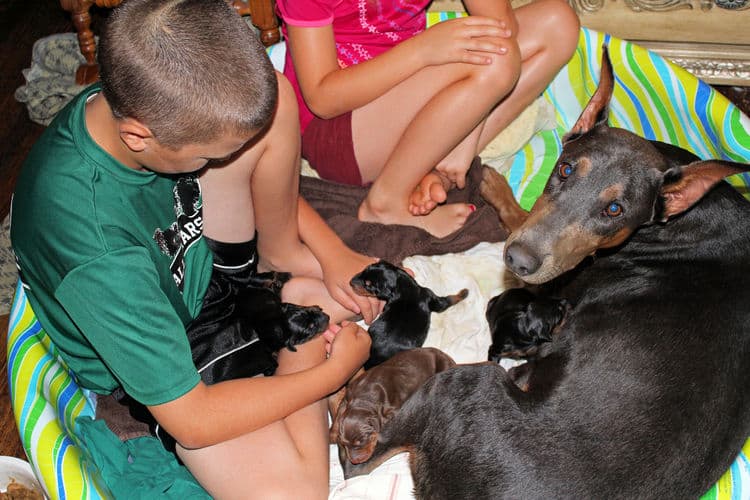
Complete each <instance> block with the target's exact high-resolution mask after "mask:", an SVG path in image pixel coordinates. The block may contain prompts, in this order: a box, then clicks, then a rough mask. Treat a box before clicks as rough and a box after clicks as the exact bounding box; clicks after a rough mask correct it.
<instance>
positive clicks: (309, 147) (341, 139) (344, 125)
mask: <svg viewBox="0 0 750 500" xmlns="http://www.w3.org/2000/svg"><path fill="white" fill-rule="evenodd" d="M302 156H303V157H304V158H305V159H306V160H307V161H308V162H309V163H310V166H311V167H312V168H314V169H315V171H316V172H318V175H320V178H321V179H325V180H328V181H333V182H338V183H340V184H349V185H354V186H361V185H362V175H361V174H360V173H359V165H358V164H357V158H356V157H355V156H354V142H353V141H352V113H351V112H349V113H344V114H343V115H339V116H337V117H335V118H331V119H330V120H324V119H322V118H318V117H317V116H316V117H314V118H313V119H312V121H311V122H310V123H309V124H308V125H307V128H305V132H304V134H302Z"/></svg>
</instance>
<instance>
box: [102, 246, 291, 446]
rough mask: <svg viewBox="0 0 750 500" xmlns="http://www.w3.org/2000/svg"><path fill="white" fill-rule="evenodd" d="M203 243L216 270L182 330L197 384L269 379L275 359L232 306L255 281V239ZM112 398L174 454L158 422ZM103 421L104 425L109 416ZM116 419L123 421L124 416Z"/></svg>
mask: <svg viewBox="0 0 750 500" xmlns="http://www.w3.org/2000/svg"><path fill="white" fill-rule="evenodd" d="M206 240H207V243H208V244H209V247H210V248H211V250H212V251H213V253H214V268H213V271H212V273H211V280H210V283H209V285H208V289H207V291H206V295H205V297H204V298H203V304H202V306H201V311H200V313H199V314H198V316H196V317H195V318H194V319H193V321H191V322H190V324H188V325H187V327H186V332H187V337H188V341H189V342H190V349H191V351H192V354H193V362H194V363H195V366H196V368H197V369H198V372H199V373H200V376H201V380H203V382H204V383H206V384H209V385H210V384H214V383H216V382H222V381H224V380H232V379H237V378H248V377H255V376H258V375H272V374H273V373H274V372H275V371H276V366H277V363H276V354H275V353H274V352H272V351H271V350H270V349H268V348H267V347H266V345H265V344H264V343H263V342H261V341H260V340H259V339H258V335H257V334H256V332H255V330H254V329H253V328H252V326H250V325H248V324H247V321H248V320H247V317H246V316H245V315H243V314H241V312H240V311H238V309H237V302H236V298H237V295H238V294H239V293H240V292H241V291H242V290H243V289H244V288H245V287H248V286H253V283H254V282H255V281H256V275H257V274H258V253H257V249H256V243H255V239H253V240H252V241H250V242H246V243H242V244H225V243H219V242H216V241H212V240H209V239H208V238H206ZM238 248H241V254H240V255H232V254H233V253H236V251H237V249H238ZM238 261H239V263H237V262H238ZM113 396H114V397H115V399H117V401H119V402H120V404H121V405H124V406H126V407H127V408H128V410H129V414H130V416H131V417H132V418H134V419H135V420H137V421H138V422H141V423H142V424H146V425H148V429H149V431H150V433H151V434H152V435H154V436H156V437H157V438H159V440H160V441H161V442H162V444H163V445H164V447H165V448H166V449H167V450H169V451H171V452H174V451H175V440H174V438H172V436H170V435H169V434H167V433H166V432H165V431H164V430H163V429H162V428H161V427H160V426H159V425H158V424H157V423H156V420H155V419H154V418H153V417H152V416H151V413H150V412H149V411H148V409H147V408H146V407H145V406H143V405H142V404H140V403H138V402H136V401H135V400H134V399H132V398H131V397H130V396H128V395H127V394H125V393H124V391H122V390H118V391H115V393H113ZM113 416H114V415H110V417H113ZM99 417H100V414H99V412H98V411H97V418H99ZM101 417H102V418H104V419H105V421H107V420H108V418H107V415H101ZM116 418H119V419H121V418H122V415H120V416H117V417H116ZM114 423H115V422H111V421H107V424H108V425H109V427H110V429H113V430H114V429H115V428H118V426H117V425H112V424H114ZM116 433H117V432H116ZM120 437H121V438H123V437H124V436H120Z"/></svg>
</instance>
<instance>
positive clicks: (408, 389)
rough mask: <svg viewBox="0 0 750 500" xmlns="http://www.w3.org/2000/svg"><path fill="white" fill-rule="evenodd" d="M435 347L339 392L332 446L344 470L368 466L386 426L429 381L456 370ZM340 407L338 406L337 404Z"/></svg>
mask: <svg viewBox="0 0 750 500" xmlns="http://www.w3.org/2000/svg"><path fill="white" fill-rule="evenodd" d="M455 364H456V363H455V362H454V361H453V359H451V357H450V356H448V355H447V354H445V353H444V352H442V351H441V350H439V349H435V348H432V347H425V348H416V349H411V350H408V351H402V352H399V353H397V354H396V355H394V356H393V357H392V358H390V359H388V360H387V361H384V362H383V363H382V364H380V365H378V366H376V367H374V368H372V369H371V370H367V371H365V372H364V374H363V375H361V376H359V377H357V378H354V379H352V380H350V381H349V383H348V384H347V385H346V386H345V387H344V388H343V389H341V391H339V394H337V397H338V404H337V405H338V407H337V408H334V409H333V410H332V411H333V413H334V416H333V424H332V425H331V435H330V438H331V442H332V443H336V444H338V448H339V460H340V461H341V466H342V467H343V468H344V470H345V471H346V470H347V467H348V466H349V465H350V464H360V463H363V462H366V461H367V460H368V459H369V458H370V456H371V455H372V452H373V450H374V449H375V443H376V442H377V439H378V434H379V432H380V429H381V428H382V427H383V425H384V424H385V423H386V422H387V421H388V420H389V419H390V418H391V417H393V415H394V414H395V412H396V411H398V409H399V408H401V405H402V404H403V403H404V401H406V400H407V399H408V398H409V396H411V395H412V393H413V392H414V391H416V390H417V389H418V388H419V387H420V386H421V385H422V384H423V383H424V382H425V381H426V380H427V379H428V378H430V377H431V376H433V375H434V374H436V373H438V372H441V371H444V370H447V369H448V368H450V367H452V366H455ZM334 406H336V403H334Z"/></svg>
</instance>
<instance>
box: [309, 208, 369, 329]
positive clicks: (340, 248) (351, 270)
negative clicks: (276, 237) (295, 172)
mask: <svg viewBox="0 0 750 500" xmlns="http://www.w3.org/2000/svg"><path fill="white" fill-rule="evenodd" d="M299 231H300V237H301V238H302V241H303V242H304V243H305V245H307V247H308V248H309V249H310V251H311V252H312V254H313V255H314V256H315V258H316V259H317V262H318V263H319V264H320V269H321V275H320V277H321V278H322V279H323V282H324V283H325V285H326V288H327V289H328V292H329V293H330V294H331V297H333V298H334V299H335V300H336V302H338V303H339V304H341V305H342V306H344V307H346V308H347V309H349V310H350V311H353V312H354V313H357V314H361V315H362V317H363V318H364V320H365V322H366V323H368V324H369V323H371V322H372V320H373V319H374V318H375V316H377V314H378V313H379V312H380V310H381V308H382V304H380V301H378V300H377V299H374V298H368V297H363V296H361V295H357V294H356V293H355V292H354V290H352V287H351V286H350V285H349V281H350V280H351V279H352V277H353V276H354V275H355V274H357V273H358V272H360V271H361V270H362V269H364V268H365V267H366V266H368V265H369V264H372V263H373V262H375V261H376V260H377V259H375V258H373V257H368V256H366V255H362V254H360V253H358V252H355V251H354V250H352V249H351V248H349V247H348V246H347V245H346V244H345V243H344V242H343V241H341V238H339V237H338V235H337V234H336V233H335V232H334V231H333V230H332V229H331V228H330V226H329V225H328V224H327V223H326V222H325V221H324V220H323V218H322V217H321V216H320V214H318V212H316V211H315V209H314V208H312V207H311V206H310V204H309V203H307V201H306V200H305V199H304V198H302V197H301V196H300V198H299Z"/></svg>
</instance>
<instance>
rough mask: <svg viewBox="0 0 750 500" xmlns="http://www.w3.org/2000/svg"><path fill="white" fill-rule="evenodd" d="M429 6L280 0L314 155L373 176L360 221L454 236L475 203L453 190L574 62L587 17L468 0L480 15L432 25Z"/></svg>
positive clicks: (552, 6) (291, 71)
mask: <svg viewBox="0 0 750 500" xmlns="http://www.w3.org/2000/svg"><path fill="white" fill-rule="evenodd" d="M428 4H429V1H427V0H414V1H409V0H277V8H278V12H279V14H280V16H281V17H282V19H283V21H284V23H283V30H284V34H285V37H286V39H287V47H288V52H287V64H286V67H285V70H284V73H285V74H286V76H287V77H288V78H289V80H290V81H291V83H292V85H293V86H294V88H295V90H296V92H297V99H298V102H299V105H300V124H301V128H302V131H303V136H302V143H303V144H302V151H303V155H304V156H305V157H306V158H307V159H308V160H309V161H310V164H311V165H312V166H313V167H314V168H315V169H316V170H317V171H318V173H319V174H320V175H321V177H323V178H327V179H329V180H334V181H338V182H345V183H350V184H364V185H367V184H371V187H370V190H369V192H368V195H367V197H366V198H365V199H364V201H363V202H362V204H361V205H360V207H359V218H360V220H363V221H370V222H381V223H386V224H406V225H411V226H417V227H421V228H423V229H425V230H427V231H428V232H430V233H431V234H433V235H434V236H437V237H444V236H447V235H448V234H450V233H452V232H454V231H456V230H457V229H459V228H460V227H461V226H462V225H463V224H464V222H465V221H466V218H467V217H468V216H469V215H470V214H471V212H472V211H473V207H472V206H470V205H466V204H443V202H444V201H445V198H446V192H447V191H448V190H449V189H451V188H452V187H458V188H463V187H464V185H465V178H466V172H467V170H468V168H469V165H470V164H471V161H472V159H473V158H474V157H475V156H476V155H477V154H478V153H479V152H480V151H481V150H482V149H484V147H485V146H486V145H487V144H488V143H489V142H490V141H491V140H492V139H493V138H494V137H495V136H496V135H497V134H498V133H499V132H500V131H501V130H502V129H503V128H505V127H506V126H507V125H508V124H509V123H510V122H511V121H512V120H513V119H514V118H515V117H516V116H518V114H519V113H520V112H521V111H523V109H524V108H525V107H526V106H528V105H529V104H531V102H532V101H533V100H534V99H535V98H536V97H537V96H539V95H540V94H541V92H542V91H543V90H544V89H545V87H546V86H547V85H548V84H549V83H550V82H551V81H552V79H553V78H554V76H555V75H556V74H557V72H558V71H559V70H560V68H561V67H562V66H563V65H564V64H565V63H566V62H567V61H568V60H569V58H570V57H571V55H572V54H573V51H574V50H575V47H576V44H577V42H578V28H579V24H578V18H577V16H576V14H575V13H574V12H573V10H572V9H571V8H570V6H569V5H568V4H567V2H565V1H564V0H536V1H534V2H532V3H530V4H527V5H524V6H522V7H519V8H517V9H515V10H514V9H513V8H512V7H511V5H510V1H509V0H465V1H464V4H465V6H466V9H467V11H468V12H469V14H470V16H469V17H464V18H459V19H454V20H450V21H445V22H442V23H440V24H438V25H436V26H433V27H431V28H429V29H424V26H425V9H426V7H427V5H428Z"/></svg>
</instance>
